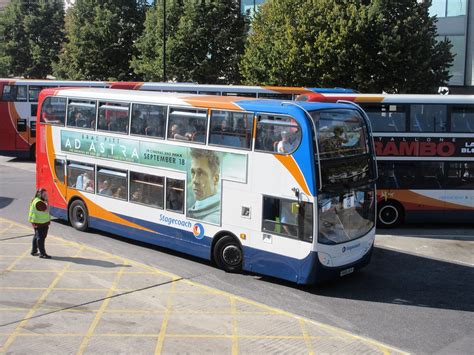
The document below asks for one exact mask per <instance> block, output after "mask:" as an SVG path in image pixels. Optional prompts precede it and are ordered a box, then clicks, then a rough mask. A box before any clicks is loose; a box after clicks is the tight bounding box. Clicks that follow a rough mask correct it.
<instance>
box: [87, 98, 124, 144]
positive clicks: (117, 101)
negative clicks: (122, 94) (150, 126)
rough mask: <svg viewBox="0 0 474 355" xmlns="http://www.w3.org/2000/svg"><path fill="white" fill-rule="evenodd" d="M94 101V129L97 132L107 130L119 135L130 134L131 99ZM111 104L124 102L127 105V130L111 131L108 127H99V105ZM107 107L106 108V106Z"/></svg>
mask: <svg viewBox="0 0 474 355" xmlns="http://www.w3.org/2000/svg"><path fill="white" fill-rule="evenodd" d="M84 100H87V99H84ZM91 101H94V100H91ZM95 101H97V106H96V115H95V130H96V131H97V132H108V133H113V134H120V135H127V136H129V135H130V117H131V114H132V110H131V107H132V101H123V100H111V101H109V100H107V99H103V100H101V99H96V100H95ZM101 103H103V105H101ZM110 104H112V106H113V104H125V105H127V106H128V115H127V119H128V122H127V123H128V125H127V127H128V128H127V130H126V131H125V132H122V131H111V130H110V129H99V112H100V107H101V106H108V105H110ZM117 107H124V106H117ZM107 109H108V108H107ZM110 110H111V111H113V109H110ZM117 111H120V110H117Z"/></svg>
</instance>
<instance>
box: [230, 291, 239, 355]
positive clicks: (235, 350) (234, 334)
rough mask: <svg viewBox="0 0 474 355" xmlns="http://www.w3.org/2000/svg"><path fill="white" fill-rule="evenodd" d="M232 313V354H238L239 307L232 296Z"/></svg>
mask: <svg viewBox="0 0 474 355" xmlns="http://www.w3.org/2000/svg"><path fill="white" fill-rule="evenodd" d="M230 313H231V314H232V354H233V355H237V354H238V353H239V341H238V339H237V335H238V333H237V319H236V316H237V308H236V306H235V298H234V297H230Z"/></svg>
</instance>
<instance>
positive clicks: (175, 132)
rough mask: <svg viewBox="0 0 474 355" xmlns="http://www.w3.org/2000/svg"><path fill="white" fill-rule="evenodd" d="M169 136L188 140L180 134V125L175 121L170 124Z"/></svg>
mask: <svg viewBox="0 0 474 355" xmlns="http://www.w3.org/2000/svg"><path fill="white" fill-rule="evenodd" d="M170 138H171V139H180V140H184V141H187V140H189V139H188V138H187V137H186V136H185V135H182V134H181V127H180V126H179V125H178V124H176V123H175V124H173V125H172V126H171V132H170Z"/></svg>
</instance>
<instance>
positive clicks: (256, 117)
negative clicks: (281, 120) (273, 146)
mask: <svg viewBox="0 0 474 355" xmlns="http://www.w3.org/2000/svg"><path fill="white" fill-rule="evenodd" d="M260 115H272V116H282V117H289V118H290V119H291V120H293V121H295V123H296V125H297V127H298V129H299V131H300V141H299V143H298V145H297V146H296V147H295V148H294V149H293V151H292V152H291V153H278V152H276V151H270V150H261V149H257V148H256V147H257V137H258V123H259V120H258V116H260ZM285 123H286V122H285ZM265 124H266V123H265ZM254 125H255V136H254V138H253V140H254V144H253V145H252V151H254V152H257V153H266V154H274V155H284V156H286V155H292V154H293V153H294V152H296V151H297V150H298V149H299V148H300V146H301V144H302V143H303V129H302V127H301V125H300V124H299V123H298V121H297V120H296V118H295V117H293V116H291V115H287V114H280V113H268V112H255V114H254ZM281 126H287V127H290V126H291V125H290V124H289V123H288V124H281Z"/></svg>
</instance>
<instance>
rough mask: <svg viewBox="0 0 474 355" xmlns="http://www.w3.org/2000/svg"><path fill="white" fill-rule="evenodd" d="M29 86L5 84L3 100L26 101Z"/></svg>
mask: <svg viewBox="0 0 474 355" xmlns="http://www.w3.org/2000/svg"><path fill="white" fill-rule="evenodd" d="M27 95H28V87H27V86H26V85H4V86H3V93H2V101H15V102H24V101H27V99H28V96H27Z"/></svg>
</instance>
